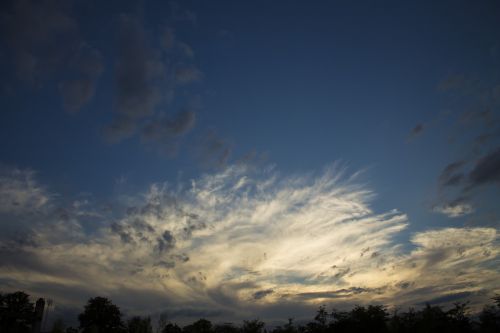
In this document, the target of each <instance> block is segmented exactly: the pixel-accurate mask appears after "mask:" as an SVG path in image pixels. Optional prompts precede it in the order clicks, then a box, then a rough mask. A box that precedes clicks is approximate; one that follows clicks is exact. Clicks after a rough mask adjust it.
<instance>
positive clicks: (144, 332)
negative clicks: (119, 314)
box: [127, 317, 153, 333]
mask: <svg viewBox="0 0 500 333" xmlns="http://www.w3.org/2000/svg"><path fill="white" fill-rule="evenodd" d="M127 330H128V332H129V333H153V327H152V326H151V318H149V317H147V318H141V317H132V318H130V319H129V320H128V321H127Z"/></svg>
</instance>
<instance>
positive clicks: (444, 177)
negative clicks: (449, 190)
mask: <svg viewBox="0 0 500 333" xmlns="http://www.w3.org/2000/svg"><path fill="white" fill-rule="evenodd" d="M465 164H466V161H463V160H461V161H456V162H453V163H450V164H448V165H447V166H446V167H445V168H444V169H443V171H442V172H441V175H440V176H439V182H440V183H441V185H442V186H455V185H459V184H460V183H461V182H462V181H463V179H464V174H463V173H462V172H461V171H460V170H461V169H462V167H463V166H464V165H465Z"/></svg>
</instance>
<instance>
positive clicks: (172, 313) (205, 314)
mask: <svg viewBox="0 0 500 333" xmlns="http://www.w3.org/2000/svg"><path fill="white" fill-rule="evenodd" d="M167 313H168V316H169V317H171V318H213V317H220V316H223V315H225V316H229V315H232V313H230V312H228V311H225V310H219V309H217V310H214V309H208V308H180V309H173V310H168V311H167Z"/></svg>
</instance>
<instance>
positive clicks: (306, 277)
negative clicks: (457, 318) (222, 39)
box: [0, 165, 500, 320]
mask: <svg viewBox="0 0 500 333" xmlns="http://www.w3.org/2000/svg"><path fill="white" fill-rule="evenodd" d="M4 183H5V184H8V183H9V182H2V184H4ZM2 186H3V185H2ZM35 192H36V191H35ZM373 195H374V193H373V192H371V191H369V190H368V189H366V188H365V187H364V186H360V185H357V184H356V178H355V176H352V177H349V175H347V174H346V173H345V171H343V170H342V169H341V168H339V167H338V166H337V167H332V168H329V169H326V170H325V171H324V172H323V173H319V174H316V175H315V174H309V175H300V174H299V175H295V176H289V177H283V176H280V174H279V172H277V171H276V170H274V169H273V168H264V169H260V171H257V170H255V169H252V170H249V169H248V168H245V167H244V166H241V165H240V166H229V167H227V168H225V169H224V170H222V171H220V172H216V173H211V174H205V175H204V176H202V177H200V178H198V179H194V180H192V181H191V184H190V185H189V186H186V185H184V186H177V185H176V186H171V185H168V184H165V183H158V184H153V185H151V186H150V188H149V189H148V190H147V191H145V192H144V193H143V194H140V195H135V196H131V197H130V198H129V199H128V200H127V203H121V204H120V202H119V201H117V203H116V204H115V210H114V212H109V211H106V212H104V211H103V212H100V214H95V212H94V211H93V212H94V213H93V214H91V215H90V216H91V217H92V218H93V219H94V221H98V224H96V225H97V226H98V227H97V228H96V229H91V230H89V229H88V228H85V223H87V222H85V221H84V220H82V219H81V218H79V216H82V214H74V213H72V212H71V210H72V209H73V210H75V209H77V210H78V211H80V212H81V211H83V210H88V211H90V210H91V209H93V208H95V207H89V205H88V204H87V205H84V206H82V205H71V206H68V207H67V208H66V209H67V210H68V211H69V212H68V214H67V216H70V217H71V218H62V217H61V216H60V215H57V214H54V213H53V212H46V213H44V214H40V215H39V218H40V220H41V221H42V223H38V224H34V225H33V226H32V228H31V233H30V234H31V237H32V239H33V241H32V242H30V243H12V242H10V241H9V240H2V244H1V246H0V257H2V258H7V257H11V256H12V253H13V251H14V252H15V253H17V254H16V256H17V257H16V258H18V259H16V260H1V261H0V262H2V263H3V264H2V265H0V278H1V280H2V281H3V284H4V285H6V286H7V287H9V288H23V289H24V290H27V291H29V292H32V293H35V294H41V293H43V294H44V295H45V296H50V297H52V298H54V299H55V300H56V302H57V303H58V304H61V306H66V307H71V306H79V305H81V304H82V302H84V301H85V298H86V297H89V296H92V295H95V294H99V295H106V296H109V297H111V298H113V299H114V301H115V302H117V303H119V304H120V305H121V306H122V307H123V308H124V309H126V310H127V311H128V312H130V313H147V312H155V311H159V310H166V311H170V313H177V314H178V315H179V316H180V317H182V316H185V315H186V314H185V313H184V312H183V311H180V310H179V309H185V310H186V311H185V312H186V313H192V312H193V311H194V312H200V311H201V312H203V313H205V312H207V311H208V310H211V311H212V312H211V314H212V315H213V317H214V318H219V319H221V320H222V319H224V318H225V317H227V316H232V317H234V318H245V317H248V316H254V315H259V314H262V315H264V313H267V316H271V317H272V316H273V314H274V313H275V312H273V311H278V310H276V309H277V308H276V306H278V305H279V306H281V307H282V308H287V309H292V308H293V309H295V310H296V311H298V310H297V309H300V311H305V309H311V308H313V307H316V306H317V305H318V304H323V303H325V302H332V303H335V304H350V303H353V302H358V303H366V302H372V301H376V302H383V303H385V304H388V305H391V304H392V305H395V304H401V302H402V300H403V299H404V300H405V304H408V305H409V304H418V303H419V302H423V301H425V300H428V299H429V298H431V297H432V298H437V297H443V299H445V298H446V297H453V295H456V294H457V293H459V294H460V293H461V294H460V295H467V297H468V298H472V300H473V301H477V302H479V301H482V300H483V299H484V298H486V297H487V295H489V293H492V292H498V289H499V285H498V283H497V277H498V273H499V272H498V265H495V262H497V261H498V254H499V251H500V248H499V246H498V236H497V233H496V230H495V229H493V228H447V229H440V230H430V231H422V232H418V233H415V234H413V236H412V237H411V239H410V243H409V244H404V243H401V242H400V241H399V242H398V241H396V239H397V238H400V237H401V235H402V232H403V231H404V230H405V229H406V227H407V225H408V223H409V221H408V218H407V216H406V215H404V214H403V213H400V212H398V211H397V210H393V211H390V212H387V213H375V212H373V211H372V209H371V208H370V204H369V202H370V200H371V198H372V197H373ZM87 216H89V215H87ZM153 295H154V296H153ZM456 297H458V296H456ZM464 297H465V296H464ZM272 309H275V310H272ZM215 310H216V311H215ZM214 311H215V312H214ZM269 311H271V312H269ZM291 311H292V312H293V310H291ZM183 313H184V314H183ZM261 317H262V316H261ZM262 318H264V317H262Z"/></svg>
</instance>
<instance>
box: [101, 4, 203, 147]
mask: <svg viewBox="0 0 500 333" xmlns="http://www.w3.org/2000/svg"><path fill="white" fill-rule="evenodd" d="M176 8H177V9H176V10H178V9H179V8H178V7H176ZM154 35H155V34H153V33H152V32H151V31H148V30H146V29H145V27H144V25H143V22H142V21H141V20H139V19H138V18H137V17H135V16H132V15H125V14H122V15H121V16H120V19H119V26H118V38H117V47H118V50H119V52H118V57H117V59H116V65H115V73H114V74H115V77H114V114H115V117H114V118H113V120H112V122H111V124H109V125H108V126H107V128H106V130H105V136H106V138H107V139H108V140H109V141H110V142H111V143H117V142H120V141H122V140H124V139H126V138H129V137H133V136H134V135H136V134H137V133H139V134H140V136H141V139H142V142H144V143H147V144H152V145H153V146H156V147H158V148H159V149H158V150H159V151H160V152H162V153H166V155H168V156H173V155H175V153H176V151H177V149H178V146H179V141H180V138H181V136H183V135H185V134H186V133H188V132H189V131H190V130H191V129H192V128H193V127H194V126H195V124H196V110H197V109H198V106H197V105H194V104H199V103H193V100H195V99H196V98H194V97H193V96H192V95H190V94H188V95H186V96H184V95H183V96H184V97H179V96H177V97H176V94H175V92H176V89H177V87H178V86H179V85H183V86H184V85H189V84H190V83H192V82H195V81H198V80H200V79H201V77H202V72H201V71H200V70H198V69H197V68H196V67H195V66H194V65H193V64H192V63H190V61H191V60H192V58H193V56H194V52H193V50H192V49H191V47H190V46H189V45H188V44H186V43H185V42H182V41H180V40H178V38H177V37H176V36H175V34H174V30H173V28H170V27H167V28H163V30H162V31H161V34H160V39H159V40H158V41H155V40H154V39H152V36H154ZM174 97H175V98H177V100H176V104H180V105H183V106H181V108H180V111H178V112H177V113H173V112H171V109H172V103H173V101H174Z"/></svg>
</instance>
